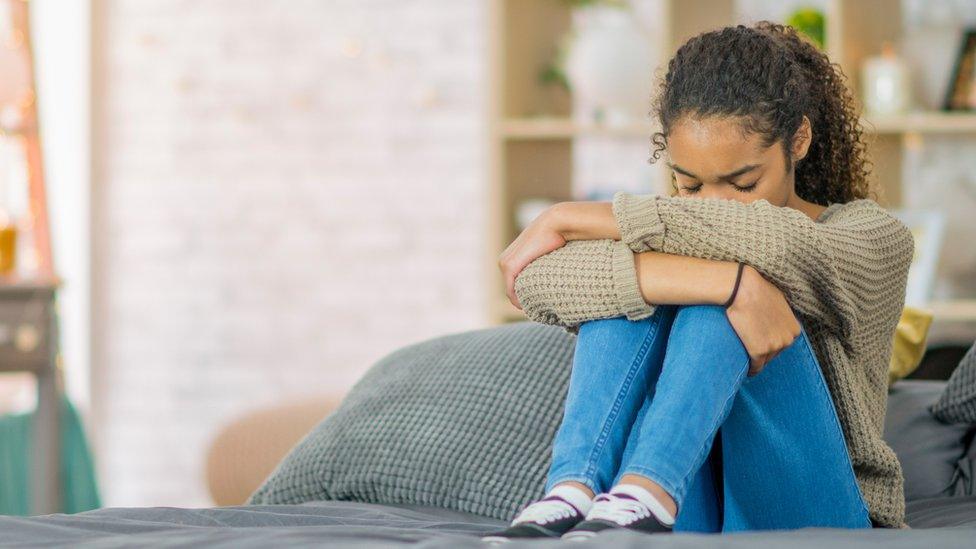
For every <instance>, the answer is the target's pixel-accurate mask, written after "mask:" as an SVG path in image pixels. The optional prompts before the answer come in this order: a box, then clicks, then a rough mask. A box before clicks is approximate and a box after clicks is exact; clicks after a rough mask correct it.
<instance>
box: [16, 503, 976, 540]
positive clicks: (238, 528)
mask: <svg viewBox="0 0 976 549" xmlns="http://www.w3.org/2000/svg"><path fill="white" fill-rule="evenodd" d="M908 507H909V509H908V517H909V519H908V522H909V524H910V525H912V526H913V529H910V530H889V529H873V530H860V531H855V530H842V529H830V528H806V529H802V530H789V531H767V532H755V533H737V534H722V535H716V534H688V533H682V534H674V535H671V536H660V535H659V536H648V535H646V534H641V533H638V532H632V531H624V530H620V531H614V532H609V533H605V534H601V535H600V536H599V537H598V538H595V539H593V540H589V541H586V542H582V543H581V542H578V541H577V542H572V541H562V540H545V541H519V542H511V543H508V544H505V546H506V547H512V548H518V547H543V546H545V547H554V546H560V547H563V546H565V547H603V546H613V547H621V548H624V547H659V548H670V547H675V548H677V547H696V548H703V549H704V548H712V547H715V548H718V547H723V548H737V547H743V548H745V547H760V548H763V547H770V548H773V547H785V546H789V547H791V548H803V547H811V548H816V549H823V547H826V546H833V547H843V548H845V549H856V548H860V547H879V546H884V547H886V548H898V547H905V548H909V547H911V548H918V547H928V548H933V549H934V548H941V547H946V548H950V547H960V548H962V547H965V548H968V549H971V548H972V547H974V546H976V496H967V497H948V498H931V499H925V500H916V501H913V502H911V503H910V504H909V506H908ZM503 524H504V523H503V521H500V520H497V519H489V518H484V517H480V516H478V515H473V514H469V513H462V512H458V511H449V510H446V509H443V508H438V507H425V506H418V505H406V504H401V505H383V504H375V503H361V502H352V501H317V502H308V503H304V504H301V505H261V506H236V507H217V508H209V509H177V508H172V507H148V508H108V509H99V510H95V511H88V512H84V513H78V514H74V515H62V514H55V515H45V516H40V517H33V518H26V517H4V518H0V546H10V547H52V546H71V547H93V548H108V547H122V546H133V545H152V546H166V547H235V548H248V547H306V546H312V545H315V546H318V547H357V548H359V549H372V548H380V547H404V546H407V545H415V546H418V547H488V546H489V545H488V544H486V543H484V542H481V541H480V540H479V539H478V535H479V534H482V533H485V532H488V531H491V530H494V529H497V528H498V527H499V526H501V525H503Z"/></svg>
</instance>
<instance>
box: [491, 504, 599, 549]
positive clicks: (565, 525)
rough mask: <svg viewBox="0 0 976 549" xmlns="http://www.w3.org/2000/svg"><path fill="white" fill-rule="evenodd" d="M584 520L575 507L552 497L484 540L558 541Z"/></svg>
mask: <svg viewBox="0 0 976 549" xmlns="http://www.w3.org/2000/svg"><path fill="white" fill-rule="evenodd" d="M584 516H585V514H584V513H583V512H582V511H580V510H579V509H578V508H577V507H576V506H575V505H573V504H572V503H570V502H569V501H567V500H565V499H563V498H561V497H560V496H558V495H555V494H551V495H548V496H546V497H544V498H542V499H540V500H538V501H535V502H533V503H530V504H529V505H528V506H527V507H526V508H525V509H522V511H521V512H520V513H519V514H518V515H517V516H516V517H515V518H514V519H513V520H512V525H511V526H509V527H508V528H506V529H504V530H500V531H497V532H489V533H488V534H485V535H484V536H482V537H481V540H482V541H489V542H495V543H504V542H507V541H511V540H513V539H531V538H558V537H559V536H561V535H563V534H565V533H566V532H568V531H569V529H570V528H572V527H573V526H575V525H576V524H578V523H579V522H580V521H581V520H583V517H584Z"/></svg>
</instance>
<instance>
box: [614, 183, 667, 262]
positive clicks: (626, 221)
mask: <svg viewBox="0 0 976 549" xmlns="http://www.w3.org/2000/svg"><path fill="white" fill-rule="evenodd" d="M658 198H659V197H658V196H656V195H640V194H631V193H628V192H625V191H617V192H616V193H614V195H613V204H612V209H613V216H614V218H616V221H617V229H618V230H619V231H620V240H621V241H622V242H624V243H625V244H627V247H629V248H630V249H631V251H634V252H647V251H652V250H653V251H661V250H663V249H664V221H662V220H661V216H660V214H659V213H658V209H657V207H658V204H657V199H658Z"/></svg>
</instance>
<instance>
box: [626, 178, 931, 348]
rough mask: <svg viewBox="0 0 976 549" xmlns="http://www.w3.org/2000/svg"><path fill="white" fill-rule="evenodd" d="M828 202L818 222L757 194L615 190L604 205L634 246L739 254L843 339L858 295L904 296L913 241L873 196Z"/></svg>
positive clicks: (867, 298)
mask: <svg viewBox="0 0 976 549" xmlns="http://www.w3.org/2000/svg"><path fill="white" fill-rule="evenodd" d="M835 207H836V208H838V211H835V212H831V213H832V214H833V215H832V216H831V217H830V218H829V219H828V222H820V223H818V222H815V221H813V220H812V219H810V218H809V217H808V216H807V215H806V214H804V213H802V212H800V211H798V210H795V209H793V208H786V207H778V206H773V205H772V204H770V203H769V202H767V201H766V200H757V201H755V202H751V203H748V204H746V203H743V202H738V201H734V200H723V199H712V198H686V197H669V196H659V195H638V194H630V193H626V192H623V191H618V192H617V193H615V194H614V197H613V208H612V209H613V213H614V217H615V218H616V222H617V227H618V229H619V230H620V234H621V239H622V241H623V242H624V243H625V244H627V246H628V248H630V249H631V250H632V251H634V252H635V253H639V252H643V251H650V250H654V251H660V252H665V253H671V254H677V255H685V256H692V257H700V258H704V259H714V260H722V261H741V262H744V263H747V264H749V265H751V266H752V267H754V268H755V269H756V270H758V271H759V272H760V273H762V274H763V276H765V277H766V278H767V279H768V280H769V281H770V282H772V283H773V284H775V285H776V286H777V287H779V288H780V289H781V290H782V291H783V293H784V294H785V295H786V297H787V300H788V301H789V302H790V304H791V305H792V306H793V307H794V309H796V310H797V311H798V312H799V313H800V314H801V315H807V316H810V317H813V318H816V319H817V320H819V321H821V322H823V323H824V325H825V326H826V327H827V328H828V329H830V330H832V331H834V332H835V333H837V334H838V335H839V336H841V339H842V340H845V339H846V338H845V337H844V334H849V333H850V328H851V325H852V323H853V322H856V321H857V317H858V314H860V313H861V312H862V311H863V309H862V306H863V305H864V304H865V303H878V300H886V299H888V300H891V299H894V300H902V301H903V300H904V281H905V278H906V277H907V270H908V266H909V264H910V263H911V258H912V254H913V251H914V240H913V237H912V235H911V232H910V231H909V230H908V228H907V227H906V226H905V225H904V224H903V223H902V222H901V221H899V220H898V219H897V218H896V217H894V216H893V215H891V214H890V213H889V212H887V211H886V210H885V209H884V208H882V207H881V206H879V205H878V204H877V203H876V202H874V201H872V200H866V199H864V200H856V201H853V202H850V203H847V204H843V205H839V206H835ZM899 283H900V284H901V286H900V287H899V286H898V284H899ZM899 288H900V289H899ZM897 309H899V310H900V309H901V305H898V306H897Z"/></svg>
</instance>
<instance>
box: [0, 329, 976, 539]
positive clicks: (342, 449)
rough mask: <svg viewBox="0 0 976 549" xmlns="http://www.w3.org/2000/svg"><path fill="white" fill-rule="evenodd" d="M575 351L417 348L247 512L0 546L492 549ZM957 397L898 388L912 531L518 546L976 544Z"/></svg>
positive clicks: (93, 520)
mask: <svg viewBox="0 0 976 549" xmlns="http://www.w3.org/2000/svg"><path fill="white" fill-rule="evenodd" d="M572 350H573V338H572V337H571V336H569V335H567V334H565V333H563V332H561V331H560V330H559V329H557V328H552V327H545V326H541V325H534V324H532V323H527V322H526V323H521V324H516V325H506V326H502V327H495V328H491V329H485V330H476V331H469V332H463V333H458V334H453V335H446V336H442V337H439V338H435V339H433V340H429V341H426V342H422V343H418V344H416V345H412V346H408V347H406V348H403V349H400V350H398V351H396V352H394V353H391V354H390V355H388V356H387V357H385V358H384V359H381V360H380V361H379V362H378V363H377V364H376V365H375V366H374V367H373V368H372V369H371V370H370V371H369V372H367V374H366V375H364V376H363V378H361V380H360V382H358V383H357V386H355V387H353V389H352V390H351V391H350V393H349V394H348V395H347V396H346V397H345V398H344V399H343V401H342V404H341V405H340V406H339V408H338V409H337V410H336V411H334V412H331V413H330V414H329V415H328V416H327V417H326V418H325V419H322V420H321V421H319V423H318V425H317V426H316V427H315V428H314V429H312V431H310V432H309V433H308V434H307V435H306V436H304V438H303V439H302V440H301V441H300V442H299V443H298V444H296V445H295V446H294V447H293V448H292V450H291V451H290V452H289V454H288V455H287V456H286V457H285V458H284V459H282V460H281V461H280V462H279V463H278V465H277V467H276V469H275V471H274V472H272V473H271V474H270V475H269V476H268V478H267V479H266V480H265V481H264V483H263V484H262V486H261V487H260V488H259V489H258V490H256V491H255V492H254V493H253V494H252V495H251V498H250V499H249V500H248V503H249V504H247V505H225V506H218V507H213V508H201V509H181V508H174V507H143V508H121V507H119V508H106V509H99V510H94V511H87V512H83V513H77V514H52V515H42V516H35V517H12V516H7V517H5V516H0V547H58V546H70V547H97V548H106V547H120V546H133V545H138V546H143V545H151V546H165V547H235V548H239V547H243V548H248V547H303V546H312V545H315V546H319V547H355V548H357V549H372V548H378V547H403V546H406V545H408V544H410V545H413V546H418V547H488V546H489V545H488V544H487V543H484V542H482V541H481V540H480V539H479V538H480V535H482V534H484V533H487V532H490V531H494V530H498V529H500V527H502V526H504V525H506V524H507V522H508V520H510V519H507V517H511V516H512V515H513V514H514V512H515V511H516V510H517V509H518V508H519V507H521V506H522V504H524V503H526V502H528V501H530V500H532V499H534V498H536V497H538V496H539V495H541V487H542V483H543V480H544V474H545V471H546V468H547V466H548V459H549V454H550V448H549V447H550V444H551V440H552V437H553V433H554V431H555V429H556V427H557V426H558V412H559V411H560V410H561V403H560V401H559V399H560V398H561V397H562V395H563V394H564V393H565V388H566V378H567V377H568V376H567V372H568V370H569V364H570V361H571V359H572ZM499 386H501V387H505V388H506V390H505V391H498V390H497V387H499ZM945 386H946V382H945V381H899V382H897V383H896V384H895V385H894V387H893V388H892V390H891V391H890V392H889V398H888V413H887V415H886V418H885V439H886V441H887V442H888V444H889V445H891V447H892V448H893V449H894V451H895V452H896V453H897V455H898V458H899V461H900V462H901V464H902V468H903V471H904V474H905V496H906V501H907V515H906V516H907V522H908V524H909V525H910V526H911V528H910V529H884V528H878V529H866V530H844V529H829V528H805V529H800V530H781V531H764V532H746V533H733V534H691V533H676V534H674V535H664V536H661V535H657V536H649V535H647V534H641V533H638V532H634V531H629V530H614V531H609V532H604V533H602V534H600V535H599V536H597V537H596V538H594V539H592V540H588V541H586V542H578V541H573V542H571V541H563V540H558V539H553V540H530V541H514V542H510V543H508V544H506V545H507V546H510V547H514V548H518V547H543V546H546V547H552V546H560V547H577V546H584V547H585V546H588V547H602V546H613V547H659V548H672V547H673V548H678V547H700V548H712V547H715V548H719V547H722V548H737V547H769V548H773V547H777V548H778V547H787V546H788V547H811V548H814V547H815V548H817V549H823V548H824V547H830V548H831V549H856V548H860V547H886V548H897V547H906V548H907V547H912V548H917V547H926V548H930V549H935V548H941V547H966V548H970V549H972V548H976V479H974V477H976V444H974V442H973V438H974V436H976V425H972V424H967V423H964V424H958V423H945V422H942V421H937V420H936V419H935V418H934V417H933V416H932V414H930V413H929V411H928V409H927V406H929V405H930V404H931V403H932V402H934V401H935V400H936V399H938V397H939V395H940V394H942V392H943V390H944V388H945ZM532 399H535V400H532ZM527 403H528V405H527ZM527 427H531V429H527ZM255 439H256V440H260V439H261V437H256V438H255ZM250 453H251V452H249V451H241V452H240V455H243V456H246V455H248V454H250Z"/></svg>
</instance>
